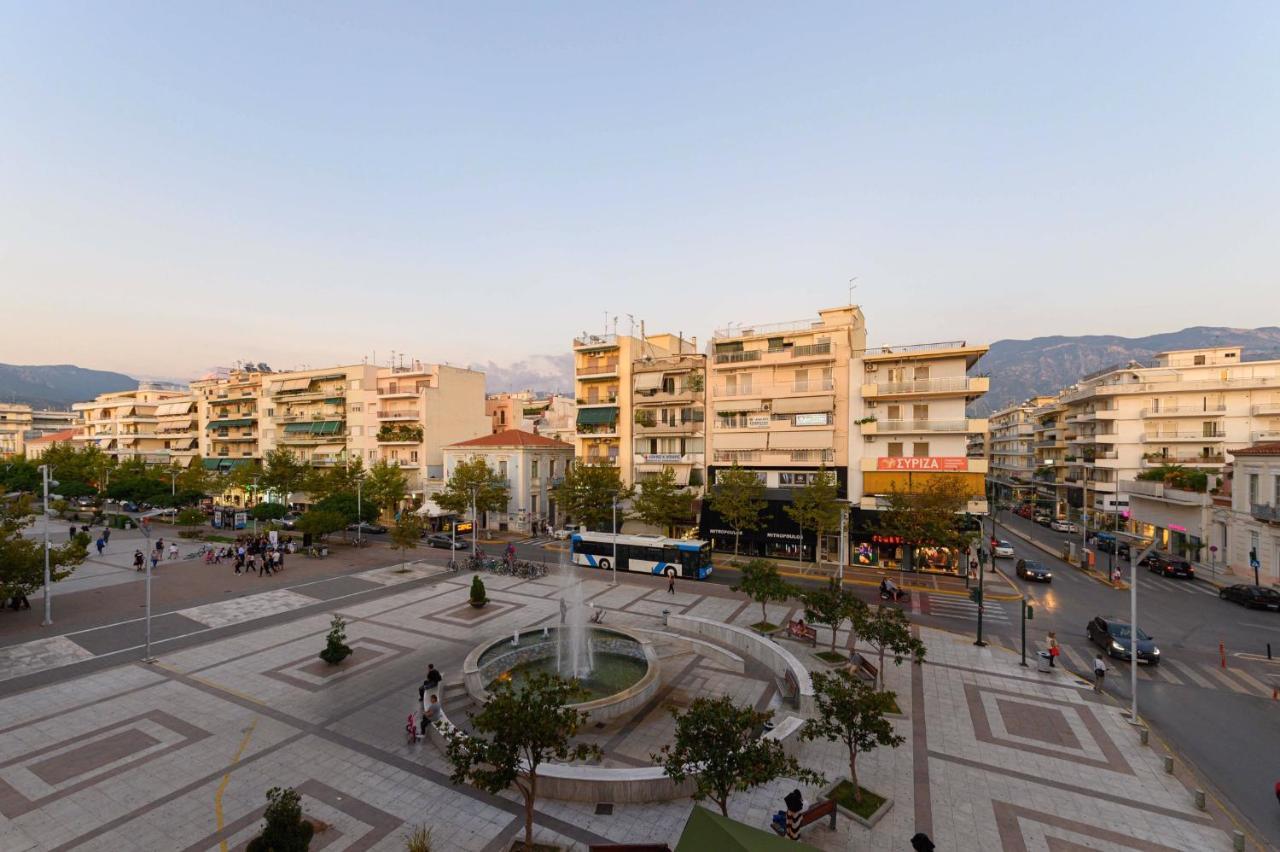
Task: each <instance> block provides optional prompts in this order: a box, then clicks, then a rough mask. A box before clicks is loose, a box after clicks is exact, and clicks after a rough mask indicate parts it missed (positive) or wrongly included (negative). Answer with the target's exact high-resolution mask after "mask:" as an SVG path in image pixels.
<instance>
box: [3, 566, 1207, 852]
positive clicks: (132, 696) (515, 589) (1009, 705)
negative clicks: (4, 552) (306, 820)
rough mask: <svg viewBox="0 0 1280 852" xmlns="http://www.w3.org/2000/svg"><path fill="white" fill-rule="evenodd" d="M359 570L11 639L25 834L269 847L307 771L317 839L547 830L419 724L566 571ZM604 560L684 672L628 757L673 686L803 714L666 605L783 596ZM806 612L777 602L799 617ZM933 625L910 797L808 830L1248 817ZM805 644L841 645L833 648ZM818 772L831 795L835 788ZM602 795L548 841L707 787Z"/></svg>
mask: <svg viewBox="0 0 1280 852" xmlns="http://www.w3.org/2000/svg"><path fill="white" fill-rule="evenodd" d="M343 582H344V583H346V584H349V588H350V589H352V590H354V591H355V592H358V594H354V595H353V596H352V595H347V594H337V593H335V592H334V591H333V590H332V589H331V588H329V587H327V586H325V587H323V588H324V589H325V594H328V595H330V596H331V598H332V600H330V601H329V603H330V604H331V606H330V607H328V608H325V609H323V610H317V605H323V604H324V603H325V601H324V600H323V599H319V598H316V597H310V596H308V595H307V588H308V587H306V586H303V587H298V588H294V589H291V590H270V591H263V592H261V593H259V594H254V595H249V596H247V597H243V598H238V599H235V600H229V601H223V602H219V603H215V604H210V605H207V606H198V607H192V608H190V609H188V610H185V611H184V612H183V616H184V617H186V618H190V619H192V620H193V621H196V622H199V623H201V624H204V625H208V626H209V627H210V628H211V635H212V636H213V637H214V638H211V639H210V640H209V641H207V642H204V643H203V644H192V645H191V646H189V647H184V648H182V649H179V650H174V651H172V652H166V651H164V650H163V649H162V650H160V652H159V659H158V660H157V661H156V662H155V663H153V664H145V663H133V664H128V665H120V666H117V667H114V668H105V669H101V670H98V671H90V672H88V673H85V672H82V671H78V670H76V669H75V668H74V664H75V663H76V662H77V661H78V660H77V659H69V660H68V661H67V663H68V665H69V666H71V667H70V668H68V676H67V677H66V678H63V679H60V680H55V682H52V683H46V684H42V685H38V686H34V687H28V686H25V685H24V682H23V680H22V674H23V673H24V672H27V671H29V670H30V669H31V668H32V667H38V666H40V665H43V664H46V663H47V664H50V665H55V666H56V665H58V663H57V659H58V656H59V654H62V655H67V656H68V657H78V656H79V654H78V653H77V652H76V651H73V650H71V649H70V648H67V647H61V643H60V642H59V641H58V640H50V641H49V642H47V643H46V646H45V651H44V654H43V656H42V654H41V653H38V652H37V651H36V649H35V647H33V648H31V649H29V652H23V653H18V650H19V649H20V648H26V646H27V645H33V646H34V645H35V643H25V644H24V645H22V646H15V647H14V648H11V649H8V650H9V654H8V656H7V657H5V658H3V659H0V677H8V678H10V680H8V681H0V849H3V850H5V852H25V850H72V849H76V850H104V852H105V850H112V852H116V850H156V852H167V850H182V852H197V850H199V852H207V850H215V849H236V848H243V844H244V843H246V842H247V840H248V839H249V838H250V837H251V836H252V835H253V834H254V833H255V832H256V830H257V828H258V827H259V825H260V822H261V819H260V818H261V814H262V810H263V807H264V804H265V799H264V793H265V791H266V790H267V789H269V788H271V787H273V786H281V785H288V786H294V787H296V788H297V789H298V790H299V791H300V792H301V793H302V795H303V806H304V810H305V812H306V814H307V815H308V816H309V817H311V818H313V819H315V820H318V821H320V822H322V823H323V826H324V827H323V830H322V831H321V832H320V833H319V834H318V835H317V837H316V840H315V841H313V845H312V848H313V849H315V848H324V849H326V850H331V851H332V852H339V850H393V849H402V848H403V837H404V835H405V833H406V832H407V830H408V829H409V828H410V827H412V826H415V825H419V824H422V825H426V826H429V827H430V828H431V829H432V830H433V836H434V839H435V842H436V844H437V845H436V848H437V849H444V850H455V849H456V850H477V852H480V850H498V849H506V848H508V847H509V845H510V842H511V840H512V839H513V838H514V837H516V836H517V834H519V833H520V832H521V831H522V825H523V820H522V806H521V803H520V802H519V801H518V800H517V798H516V797H515V796H514V795H510V794H507V795H503V796H490V795H487V794H484V793H481V792H479V791H476V790H474V789H472V788H469V787H458V786H455V785H453V784H451V783H450V782H449V780H448V774H449V768H448V765H447V762H446V761H445V760H444V758H443V757H442V756H441V754H440V753H439V752H438V751H437V750H436V749H435V747H434V746H433V745H432V744H431V743H430V742H429V741H426V740H424V741H422V742H418V743H408V742H407V741H406V739H407V738H406V736H405V732H404V725H405V720H406V717H407V716H408V715H409V714H410V713H411V712H412V711H413V710H414V709H415V706H416V703H417V685H418V684H419V683H420V682H421V681H422V678H423V675H424V673H425V671H426V667H427V664H428V663H434V664H435V665H436V666H437V667H438V668H440V669H441V670H442V671H443V673H444V676H445V690H444V694H445V696H446V703H447V704H449V705H450V706H449V712H450V713H451V715H453V714H456V713H461V712H464V711H465V709H466V701H467V699H466V697H465V693H464V692H463V691H461V690H460V689H459V688H458V684H459V682H460V674H459V673H460V670H461V667H462V663H463V660H464V658H465V657H466V656H467V654H468V653H469V652H470V651H471V650H472V649H473V648H474V647H475V646H476V645H477V644H478V643H480V642H481V641H484V640H488V639H492V638H494V637H498V636H505V635H510V634H511V633H512V631H514V630H517V629H536V628H539V627H541V626H542V625H544V624H547V625H554V624H555V623H557V622H558V620H559V600H558V598H559V594H560V592H559V586H558V585H557V584H556V583H555V582H554V580H552V579H547V580H543V581H522V580H518V579H515V578H510V577H486V582H487V586H488V590H489V597H490V604H489V605H488V606H487V607H486V608H485V609H483V610H479V611H477V610H474V609H472V608H471V607H470V606H469V605H468V602H467V597H468V594H467V591H468V586H469V583H470V575H465V574H464V575H461V576H451V575H448V574H444V573H442V571H441V569H439V568H437V567H433V566H429V565H426V564H425V563H418V564H415V565H413V566H411V567H410V568H408V569H394V568H379V569H375V570H372V571H366V572H361V573H357V574H353V575H351V576H349V577H346V578H343ZM583 582H584V584H585V587H584V597H585V599H586V600H588V601H589V602H591V603H592V604H594V605H595V606H596V607H600V608H603V609H604V610H606V616H605V623H606V626H608V625H609V624H615V625H619V626H627V627H630V628H632V629H636V630H641V631H644V630H650V631H654V634H653V635H654V637H655V640H656V644H657V648H658V650H659V655H660V659H661V667H662V673H663V676H662V685H661V689H660V691H659V693H658V695H657V697H656V698H655V699H654V700H653V701H651V702H650V703H649V704H647V705H646V706H644V707H642V708H640V709H639V710H638V711H637V712H636V713H635V714H634V715H633V716H631V717H629V718H627V719H624V720H622V721H621V722H616V723H611V724H610V725H609V726H606V727H605V728H603V729H592V730H589V731H588V732H587V733H586V736H587V737H588V738H590V739H593V740H594V741H597V742H599V743H600V744H601V745H602V746H604V747H605V750H606V757H605V761H604V762H605V765H612V766H637V765H642V764H644V763H645V762H646V759H647V756H648V754H649V753H651V752H652V751H654V750H656V749H657V748H658V747H660V746H661V745H662V744H663V743H664V742H665V741H666V739H667V738H668V737H669V735H670V732H671V722H670V717H669V714H668V712H667V709H668V707H670V706H681V705H686V704H687V703H688V702H689V701H691V700H692V698H694V697H696V696H698V695H702V694H710V693H723V694H730V695H733V696H734V697H735V699H737V700H740V701H742V702H747V703H752V704H754V705H756V706H759V707H773V708H779V710H780V713H782V714H793V713H794V712H795V711H794V710H791V709H790V708H789V707H787V706H785V705H784V704H783V702H782V700H781V698H780V696H779V694H778V684H777V679H776V677H774V674H775V673H771V672H769V671H767V670H764V669H762V668H761V667H760V666H758V665H749V666H747V667H745V668H743V669H742V670H738V671H735V670H733V669H732V667H726V666H725V664H724V662H723V660H722V659H720V658H718V657H717V655H715V654H700V653H698V652H697V651H696V650H690V648H689V647H688V645H687V644H682V643H680V642H679V641H677V640H678V637H671V638H669V639H668V640H666V641H664V639H663V636H662V631H663V627H662V611H663V610H664V609H670V610H671V611H672V612H673V613H682V614H687V615H693V616H699V617H702V618H708V619H713V620H716V621H724V622H728V623H733V624H737V625H740V626H745V625H747V624H750V623H752V622H755V621H757V620H759V617H760V608H759V606H758V605H756V604H752V603H750V602H748V601H745V600H744V599H743V598H742V597H740V596H738V595H735V594H733V593H731V592H729V591H728V590H726V589H724V588H723V587H720V586H713V585H710V584H692V583H681V584H680V588H679V590H678V593H677V594H675V595H671V594H668V593H667V592H666V584H665V581H654V580H653V579H652V578H648V577H622V578H620V582H619V584H618V585H617V586H610V585H609V583H608V581H607V579H606V578H598V575H597V576H588V577H586V578H585V579H584V580H583ZM295 611H296V612H295ZM331 612H338V613H340V614H341V615H343V617H345V618H346V619H348V621H349V626H348V640H349V644H350V645H351V646H352V647H353V648H354V649H355V653H354V654H353V655H352V656H351V657H350V658H349V660H348V661H347V662H345V663H344V664H343V665H342V666H339V667H336V668H335V667H329V666H327V665H326V664H324V663H322V662H321V661H320V660H319V659H318V658H317V653H318V652H319V650H320V649H321V647H322V646H323V643H324V635H325V633H326V632H327V630H328V628H329V617H330V613H331ZM794 615H795V611H794V610H793V609H791V608H790V607H787V606H778V605H771V606H770V608H769V616H770V618H771V620H774V621H781V620H783V619H786V618H787V617H789V616H794ZM827 635H828V634H827V633H826V632H825V631H821V637H820V640H821V639H825V638H826V637H827ZM920 635H921V638H922V639H923V640H924V641H925V643H926V645H927V646H928V652H929V654H928V663H927V664H925V665H923V666H912V665H909V664H904V665H902V666H900V667H895V666H893V665H891V664H890V665H889V666H888V671H887V679H888V685H889V687H890V688H892V689H894V690H895V691H896V692H897V693H898V701H899V704H900V706H901V708H902V710H903V717H902V718H900V719H895V720H894V725H895V727H896V729H897V730H898V732H899V733H901V734H903V735H904V736H906V737H907V742H906V743H905V744H904V745H903V746H902V747H900V748H898V749H896V750H887V749H881V750H879V751H876V752H873V753H871V754H869V755H867V756H865V757H863V758H862V759H861V760H860V761H859V771H860V776H861V778H860V780H861V781H862V783H863V785H864V786H866V787H868V788H870V789H873V790H875V791H877V792H878V793H880V794H882V795H885V796H888V797H890V798H891V799H892V800H893V805H892V807H891V809H890V810H889V811H888V813H887V814H886V815H885V816H884V817H883V819H881V820H880V821H879V822H878V823H877V824H876V825H875V827H874V828H871V829H867V828H864V827H862V826H860V825H857V824H855V823H854V822H852V821H851V820H847V819H843V818H842V819H841V820H840V821H839V823H838V827H837V830H836V831H834V832H833V831H831V830H830V829H829V828H827V827H826V825H825V823H823V824H821V825H818V826H815V827H813V828H811V829H809V830H807V831H806V833H805V837H804V839H805V840H806V841H807V842H809V843H811V844H813V845H814V846H817V847H819V848H821V849H827V850H837V849H838V850H853V849H858V850H861V849H885V850H900V849H905V848H909V845H908V839H909V838H910V837H911V836H912V834H914V833H915V832H916V831H925V832H928V833H929V834H930V835H931V836H932V837H933V839H934V840H935V842H936V843H937V844H938V847H939V849H946V850H991V849H1008V850H1028V852H1075V851H1076V850H1082V849H1096V850H1112V851H1113V852H1115V850H1130V849H1134V850H1136V849H1141V850H1167V849H1181V850H1228V849H1231V848H1232V843H1231V837H1230V830H1231V825H1230V823H1229V821H1228V820H1227V818H1226V817H1225V815H1223V814H1221V813H1219V812H1217V811H1216V810H1215V809H1214V808H1213V807H1212V805H1211V807H1210V811H1209V812H1207V813H1206V812H1202V811H1199V810H1197V809H1196V808H1195V806H1194V803H1193V796H1192V792H1191V790H1190V789H1189V787H1190V786H1195V782H1194V781H1193V780H1191V779H1190V778H1189V777H1188V776H1187V775H1186V772H1185V770H1184V769H1182V768H1181V767H1180V768H1179V771H1178V773H1177V774H1175V775H1168V774H1165V772H1164V770H1163V767H1162V757H1163V754H1164V752H1163V750H1162V748H1160V746H1159V744H1158V743H1156V742H1155V741H1154V740H1153V741H1152V746H1150V747H1148V746H1143V745H1141V743H1140V741H1139V737H1138V735H1137V733H1136V731H1135V730H1134V729H1133V728H1132V727H1131V726H1129V725H1128V724H1127V723H1126V721H1125V720H1124V718H1123V717H1122V716H1121V713H1120V708H1119V707H1117V706H1115V704H1114V703H1113V702H1111V701H1110V700H1109V699H1106V698H1099V697H1098V696H1095V694H1094V693H1093V692H1092V690H1091V689H1089V688H1088V686H1087V685H1085V684H1082V683H1080V682H1079V681H1077V680H1076V679H1075V678H1074V677H1073V676H1072V675H1070V674H1069V673H1067V672H1064V671H1057V672H1054V673H1052V674H1048V675H1045V674H1039V673H1037V672H1036V671H1035V669H1034V668H1032V669H1024V668H1021V667H1019V666H1018V659H1017V657H1016V656H1014V655H1012V654H1010V653H1008V652H1007V651H1005V650H1003V649H999V648H976V647H974V646H973V645H972V643H971V641H970V640H969V639H966V638H962V637H958V636H955V635H952V634H950V633H946V632H943V631H937V630H931V629H927V628H926V629H921V630H920ZM42 641H43V640H42ZM782 641H783V644H784V645H785V646H786V647H787V648H788V649H789V650H791V651H792V652H793V653H794V654H796V655H797V656H798V657H799V658H800V659H801V660H804V661H805V662H806V664H810V665H812V666H819V665H821V664H820V663H818V661H817V660H816V659H815V658H813V657H812V656H811V654H810V649H809V648H808V647H807V646H805V645H800V644H797V643H794V642H789V641H786V640H782ZM841 641H842V643H843V642H846V639H845V637H841ZM62 642H68V640H65V639H64V640H62ZM68 644H71V645H72V647H73V648H78V646H75V645H74V643H69V642H68ZM79 653H83V651H82V650H81V651H80V652H79ZM51 661H52V662H51ZM15 667H26V668H24V669H22V671H21V672H17V669H16V668H15ZM15 672H17V673H16V674H15ZM6 684H8V688H6ZM786 747H787V749H788V751H790V752H791V753H793V754H795V755H796V756H797V757H798V758H799V759H800V760H801V762H802V763H803V764H805V765H807V766H809V767H811V768H814V769H817V770H819V771H822V772H824V773H825V774H826V775H827V776H828V778H830V779H835V778H838V777H841V776H843V775H844V774H845V772H846V771H847V770H846V769H845V761H844V754H843V752H842V750H841V749H840V748H839V747H837V746H835V745H832V744H828V743H799V742H793V741H791V740H788V741H787V745H786ZM795 786H796V784H795V783H794V782H791V781H786V780H783V781H778V782H775V783H772V784H769V785H766V786H764V787H761V788H758V789H756V790H753V791H751V792H749V793H742V794H736V795H735V796H733V797H732V798H731V800H730V813H731V815H732V816H733V817H734V818H736V819H739V820H742V821H743V822H746V823H749V824H751V825H756V826H761V827H763V826H766V825H767V824H768V822H769V819H770V817H771V815H772V814H773V813H774V812H775V811H777V810H778V809H779V808H781V807H782V805H781V802H782V797H783V796H784V795H785V794H786V793H787V792H789V791H790V790H791V789H793V788H794V787H795ZM804 789H805V795H806V798H807V799H808V800H810V801H812V800H813V799H814V798H815V796H816V794H817V793H818V788H804ZM598 804H609V803H588V802H558V801H551V800H546V799H544V800H542V801H540V803H539V805H538V839H539V840H540V841H541V842H546V843H558V844H561V845H562V846H564V847H566V848H571V849H585V848H586V847H587V846H588V845H589V844H591V843H596V842H606V841H615V842H631V843H639V842H665V843H670V844H673V845H674V842H675V840H676V838H677V837H678V836H679V834H680V831H681V828H682V827H683V825H684V821H685V819H686V817H687V815H688V812H689V809H690V807H692V805H691V803H690V802H689V801H687V800H682V801H672V802H666V803H657V804H624V803H616V804H614V806H613V807H612V809H608V808H598V807H597V805H598Z"/></svg>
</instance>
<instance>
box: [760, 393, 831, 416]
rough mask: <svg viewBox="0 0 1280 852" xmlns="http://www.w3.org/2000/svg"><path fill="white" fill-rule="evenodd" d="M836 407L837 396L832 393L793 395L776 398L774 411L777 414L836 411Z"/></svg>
mask: <svg viewBox="0 0 1280 852" xmlns="http://www.w3.org/2000/svg"><path fill="white" fill-rule="evenodd" d="M835 407H836V398H835V397H834V396H831V395H830V394H824V395H822V396H792V397H783V398H782V399H775V400H774V401H773V411H774V413H775V414H804V413H807V412H816V411H834V410H835Z"/></svg>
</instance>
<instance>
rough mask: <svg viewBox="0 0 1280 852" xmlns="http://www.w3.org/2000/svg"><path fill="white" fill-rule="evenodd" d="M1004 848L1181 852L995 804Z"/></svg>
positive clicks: (1014, 851) (1008, 850)
mask: <svg viewBox="0 0 1280 852" xmlns="http://www.w3.org/2000/svg"><path fill="white" fill-rule="evenodd" d="M991 806H992V808H993V809H994V810H995V815H996V828H997V829H998V830H999V832H1000V845H1001V848H1002V849H1004V850H1006V852H1034V850H1037V849H1048V850H1049V852H1080V850H1098V849H1103V850H1108V852H1110V850H1117V852H1118V850H1122V849H1141V850H1144V852H1177V850H1176V849H1174V848H1173V847H1172V846H1165V845H1163V844H1160V843H1153V842H1151V841H1149V840H1138V839H1136V838H1134V837H1130V836H1128V835H1126V834H1121V833H1120V832H1118V831H1112V830H1110V829H1107V828H1100V827H1098V826H1096V825H1091V824H1088V823H1083V822H1077V821H1076V820H1071V819H1066V818H1065V817H1060V816H1056V815H1054V814H1048V813H1045V812H1043V811H1036V810H1032V809H1031V808H1024V807H1021V806H1019V805H1013V804H1010V803H1008V802H999V801H993V802H992V803H991Z"/></svg>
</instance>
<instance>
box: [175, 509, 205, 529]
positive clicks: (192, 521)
mask: <svg viewBox="0 0 1280 852" xmlns="http://www.w3.org/2000/svg"><path fill="white" fill-rule="evenodd" d="M204 521H205V518H204V512H201V511H200V510H199V509H183V510H182V511H181V512H179V513H178V514H177V515H176V516H175V517H174V519H173V522H174V523H175V524H177V525H178V526H180V527H186V528H187V529H189V530H194V529H197V528H199V527H203V526H204Z"/></svg>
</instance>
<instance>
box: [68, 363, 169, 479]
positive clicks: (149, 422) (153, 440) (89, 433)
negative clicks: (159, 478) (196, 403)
mask: <svg viewBox="0 0 1280 852" xmlns="http://www.w3.org/2000/svg"><path fill="white" fill-rule="evenodd" d="M193 399H194V397H193V396H192V394H191V393H190V392H189V391H180V390H172V389H169V388H163V387H160V386H158V385H155V384H152V383H149V382H143V383H141V384H139V386H138V388H137V389H136V390H127V391H117V392H115V393H105V394H100V395H99V396H98V397H97V398H96V399H94V400H93V401H91V402H77V403H75V404H74V405H73V406H72V410H73V411H75V412H76V413H77V414H78V415H79V417H80V418H81V420H82V429H81V433H80V435H78V436H77V438H76V443H77V444H79V445H81V446H84V445H89V444H92V445H94V446H96V447H98V449H100V450H102V451H103V452H104V453H106V454H107V455H109V456H111V457H112V458H114V459H116V460H117V461H128V460H131V459H141V460H143V461H145V462H147V463H148V464H162V465H168V464H179V465H180V464H182V463H183V461H184V460H185V461H186V463H188V464H189V463H190V460H191V457H192V456H194V455H195V453H194V452H191V447H190V446H189V444H190V437H192V435H191V433H192V432H193V431H194V430H193V429H191V428H188V427H186V426H185V425H183V424H184V420H183V415H182V414H180V413H177V411H178V409H180V408H181V406H182V404H184V403H190V402H192V401H193ZM162 410H163V411H164V412H165V413H164V417H163V420H164V428H166V429H169V428H172V429H175V430H176V431H172V432H162V431H161V420H162V418H161V415H160V412H161V411H162Z"/></svg>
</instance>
